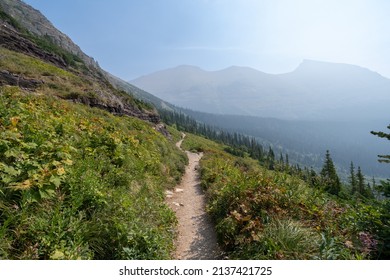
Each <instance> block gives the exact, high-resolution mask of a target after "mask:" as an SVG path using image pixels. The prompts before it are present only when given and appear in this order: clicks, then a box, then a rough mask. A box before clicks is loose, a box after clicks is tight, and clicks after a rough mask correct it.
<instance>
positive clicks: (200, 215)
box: [167, 134, 222, 260]
mask: <svg viewBox="0 0 390 280" xmlns="http://www.w3.org/2000/svg"><path fill="white" fill-rule="evenodd" d="M184 138H185V134H183V137H182V139H181V140H180V141H179V142H178V143H176V146H177V147H178V148H180V149H181V143H182V141H183V140H184ZM186 154H187V156H188V160H189V163H188V165H187V166H186V170H185V174H184V175H183V178H182V180H181V183H180V184H179V185H178V186H176V188H175V190H174V191H173V192H167V202H168V203H169V206H170V207H171V208H172V209H173V210H174V211H175V213H176V217H177V219H178V228H177V239H176V251H175V252H174V254H173V258H174V259H178V260H218V259H222V252H221V250H220V249H219V247H218V243H217V237H216V234H215V230H214V224H213V222H212V220H211V219H210V217H209V215H208V214H207V212H206V210H205V208H206V198H205V194H204V192H203V190H202V188H201V186H200V179H199V171H198V167H199V161H200V159H201V158H202V156H203V154H202V153H192V152H189V151H186Z"/></svg>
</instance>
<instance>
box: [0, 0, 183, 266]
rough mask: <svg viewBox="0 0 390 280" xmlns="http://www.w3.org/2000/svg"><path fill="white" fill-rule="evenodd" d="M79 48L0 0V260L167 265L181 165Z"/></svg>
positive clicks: (132, 102)
mask: <svg viewBox="0 0 390 280" xmlns="http://www.w3.org/2000/svg"><path fill="white" fill-rule="evenodd" d="M13 15H15V16H13ZM37 26H38V27H37ZM32 27H37V28H38V29H39V30H40V31H36V30H34V28H32ZM30 28H31V30H30ZM46 31H47V32H51V33H50V35H48V36H46V34H45V36H43V37H42V36H41V34H40V33H39V32H43V33H44V32H46ZM56 36H59V37H58V40H59V41H61V42H62V43H64V44H66V45H61V44H57V43H58V42H57V41H56V40H57V39H56V38H57V37H56ZM68 47H69V48H68ZM78 50H79V49H78V48H77V47H75V45H74V44H73V43H72V42H71V41H70V39H69V38H68V37H66V36H65V35H63V34H62V33H60V32H59V31H57V30H56V29H54V27H53V26H52V25H51V24H50V23H49V22H48V21H47V20H46V19H45V18H44V17H43V16H42V15H41V14H40V13H39V12H38V11H35V10H34V9H32V8H31V7H29V6H27V5H25V4H23V2H21V1H3V0H0V260H3V259H169V258H170V257H171V255H170V254H171V251H172V248H173V244H174V243H173V241H174V237H175V236H174V234H175V224H176V218H175V216H174V214H173V212H172V211H171V210H170V209H169V208H168V206H167V205H166V204H165V201H164V191H165V190H166V189H167V188H169V189H172V188H173V187H174V186H175V185H176V184H177V183H178V181H179V180H180V178H181V175H182V172H183V171H184V166H185V162H186V158H185V155H184V153H182V152H181V151H179V150H178V149H177V148H176V147H175V145H174V142H173V141H172V139H171V138H170V137H166V136H167V135H163V134H162V133H160V132H165V133H166V132H167V131H166V130H165V129H164V126H163V125H162V124H161V123H160V117H159V115H158V114H157V111H156V109H155V108H154V107H152V106H151V105H149V104H147V103H145V102H143V101H140V100H138V99H136V98H135V97H134V96H133V95H130V94H129V93H128V92H125V91H121V90H119V89H116V88H115V87H114V86H113V85H112V84H111V83H110V82H109V79H108V78H107V76H108V74H107V73H105V72H104V71H102V70H101V69H100V68H99V67H97V65H95V64H94V63H93V62H91V63H90V62H88V57H87V56H84V55H82V54H81V55H80V53H77V51H78ZM133 89H134V90H136V89H137V88H135V87H134V88H132V90H133ZM86 105H87V106H86ZM91 107H93V108H91Z"/></svg>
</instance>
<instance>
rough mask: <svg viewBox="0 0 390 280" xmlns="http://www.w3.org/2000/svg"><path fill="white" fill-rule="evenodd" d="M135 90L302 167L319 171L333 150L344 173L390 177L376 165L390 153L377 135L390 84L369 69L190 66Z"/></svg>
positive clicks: (146, 80) (314, 64)
mask: <svg viewBox="0 0 390 280" xmlns="http://www.w3.org/2000/svg"><path fill="white" fill-rule="evenodd" d="M131 83H132V84H134V85H136V86H138V87H140V88H142V89H144V90H146V91H148V92H150V93H152V94H154V95H156V96H158V97H160V98H161V99H163V100H166V101H168V102H170V103H172V104H174V105H177V106H180V107H182V108H188V109H191V110H193V111H191V110H186V111H185V112H186V113H187V114H189V115H190V116H192V117H194V118H195V119H197V120H199V121H202V122H204V123H207V124H209V125H213V126H216V127H220V128H224V129H228V130H230V131H238V132H241V133H244V134H248V135H252V136H255V137H257V138H258V139H259V140H261V141H264V142H263V143H265V144H266V145H267V143H268V144H270V145H272V146H274V147H280V149H281V150H282V151H283V152H284V153H289V154H290V158H292V160H293V161H295V162H297V163H299V164H303V165H306V166H314V167H315V168H317V170H318V169H319V168H321V166H322V164H323V155H324V153H325V151H326V150H327V149H329V150H330V151H331V153H332V155H333V157H334V159H335V161H336V164H337V166H338V168H339V171H340V172H341V173H344V174H346V173H347V172H348V171H347V170H348V166H349V163H350V162H351V161H353V162H354V163H355V165H359V166H361V167H362V168H363V170H364V171H365V172H366V174H367V175H370V176H373V175H375V176H379V177H380V176H387V175H388V173H389V171H388V168H387V167H386V166H384V165H383V164H380V163H378V162H377V160H376V156H377V155H378V154H383V153H386V150H387V147H386V143H384V142H381V141H378V140H377V139H376V138H375V137H373V136H372V135H371V134H370V131H371V130H381V129H382V128H383V127H385V126H386V125H388V121H389V112H388V104H390V80H389V79H387V78H385V77H383V76H381V75H379V74H378V73H376V72H372V71H370V70H368V69H365V68H362V67H359V66H354V65H348V64H340V63H328V62H319V61H312V60H304V61H303V62H302V63H301V64H300V65H299V66H298V67H297V68H296V69H295V70H294V71H292V72H290V73H285V74H278V75H273V74H267V73H263V72H260V71H257V70H255V69H252V68H248V67H237V66H233V67H229V68H226V69H223V70H220V71H204V70H202V69H200V68H198V67H195V66H188V65H187V66H178V67H176V68H172V69H168V70H163V71H159V72H156V73H153V74H150V75H147V76H142V77H140V78H138V79H135V80H133V81H131ZM194 111H200V112H206V113H208V114H202V113H198V112H194Z"/></svg>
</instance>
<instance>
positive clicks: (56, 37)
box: [0, 0, 100, 69]
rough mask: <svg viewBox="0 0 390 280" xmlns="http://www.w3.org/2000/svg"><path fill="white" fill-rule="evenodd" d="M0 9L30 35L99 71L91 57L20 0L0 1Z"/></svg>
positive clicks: (39, 13) (38, 12)
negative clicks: (40, 38)
mask: <svg viewBox="0 0 390 280" xmlns="http://www.w3.org/2000/svg"><path fill="white" fill-rule="evenodd" d="M0 8H1V9H2V10H4V12H6V13H7V14H8V15H10V16H11V17H13V18H14V19H15V20H16V21H18V23H19V24H20V25H21V26H23V27H24V28H25V29H27V30H28V31H29V32H31V33H32V34H34V35H37V36H39V37H43V36H45V37H49V38H50V40H51V41H52V42H53V43H54V44H56V45H57V46H59V47H61V48H63V49H64V50H66V51H68V52H70V53H72V54H74V55H76V56H78V57H79V58H81V59H82V60H83V62H84V63H85V64H86V65H87V66H89V67H93V68H98V69H100V67H99V65H98V64H97V62H96V61H95V60H94V59H93V58H92V57H89V56H88V55H86V54H85V53H84V52H83V51H82V50H81V49H80V47H79V46H77V45H76V44H75V43H74V42H73V41H72V40H71V39H70V38H69V37H68V36H67V35H65V34H64V33H62V32H61V31H59V30H58V29H57V28H55V27H54V26H53V24H52V23H51V22H50V21H49V20H48V19H47V18H46V17H45V16H43V15H42V13H41V12H40V11H38V10H36V9H34V8H32V7H31V6H29V5H27V4H26V3H24V2H23V1H21V0H0Z"/></svg>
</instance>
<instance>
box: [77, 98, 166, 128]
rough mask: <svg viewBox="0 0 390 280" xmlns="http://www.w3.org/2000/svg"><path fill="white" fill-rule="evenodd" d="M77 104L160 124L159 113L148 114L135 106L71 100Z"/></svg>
mask: <svg viewBox="0 0 390 280" xmlns="http://www.w3.org/2000/svg"><path fill="white" fill-rule="evenodd" d="M70 100H71V101H73V102H75V103H81V104H84V105H87V106H89V107H93V108H99V109H102V110H105V111H108V112H110V113H112V114H115V115H126V116H131V117H136V118H139V119H141V120H145V121H149V122H151V123H154V124H158V123H160V121H161V119H160V116H159V115H158V114H157V112H146V111H143V110H140V109H138V108H136V107H134V106H131V104H129V103H124V104H120V103H114V104H109V103H108V102H103V101H102V100H101V99H97V98H93V97H88V96H80V97H78V98H74V99H70Z"/></svg>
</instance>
